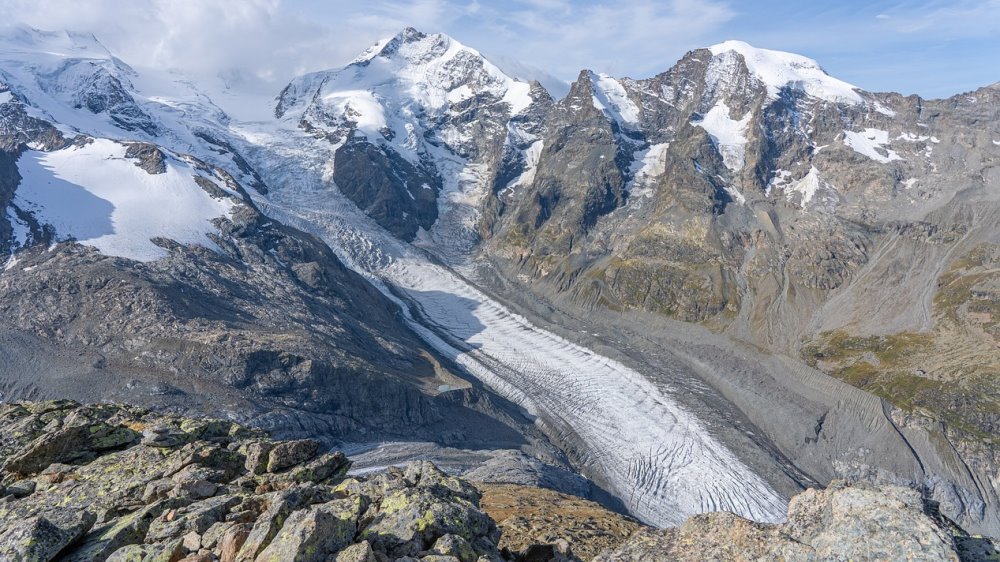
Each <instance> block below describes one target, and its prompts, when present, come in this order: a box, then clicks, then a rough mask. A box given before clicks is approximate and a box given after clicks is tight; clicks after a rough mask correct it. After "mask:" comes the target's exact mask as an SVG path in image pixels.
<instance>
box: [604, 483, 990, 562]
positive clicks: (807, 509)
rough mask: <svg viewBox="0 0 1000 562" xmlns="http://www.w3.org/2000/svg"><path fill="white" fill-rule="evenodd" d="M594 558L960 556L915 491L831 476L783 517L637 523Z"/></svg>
mask: <svg viewBox="0 0 1000 562" xmlns="http://www.w3.org/2000/svg"><path fill="white" fill-rule="evenodd" d="M594 560H595V561H600V562H625V561H638V560H677V561H692V562H693V561H696V560H785V561H788V562H796V561H803V562H806V561H809V562H812V561H821V560H906V561H910V562H916V561H928V562H930V561H932V560H933V561H945V560H950V561H956V562H957V561H958V560H960V557H959V555H958V552H957V551H956V544H955V541H954V539H953V538H952V536H951V533H950V532H949V529H947V528H945V527H944V526H943V525H942V522H941V521H939V520H937V519H936V518H935V517H934V516H932V514H931V513H930V512H929V511H928V510H927V509H926V507H925V505H924V503H923V501H922V499H921V497H920V495H919V494H918V493H917V492H915V491H913V490H910V489H908V488H901V487H898V486H886V487H884V488H881V489H876V488H874V487H871V486H869V485H862V484H857V485H847V484H845V483H843V482H837V483H834V484H833V485H831V487H830V488H828V489H826V490H808V491H806V492H804V493H802V494H800V495H798V496H796V497H795V498H793V499H792V501H791V504H790V506H789V509H788V522H787V523H785V524H781V525H765V524H760V523H754V522H753V521H748V520H746V519H743V518H742V517H738V516H736V515H733V514H730V513H711V514H705V515H696V516H694V517H691V518H690V519H688V520H687V521H686V522H685V523H684V524H683V525H681V526H680V527H678V528H674V529H664V530H660V531H655V530H650V529H644V530H641V531H639V532H637V533H635V534H634V535H633V536H632V537H631V538H630V539H629V540H628V541H626V543H625V544H624V545H622V546H620V547H618V548H617V549H615V550H612V551H608V552H605V553H602V554H601V555H599V556H597V557H596V558H595V559H594ZM968 560H973V559H971V558H970V559H968ZM984 560H985V558H984Z"/></svg>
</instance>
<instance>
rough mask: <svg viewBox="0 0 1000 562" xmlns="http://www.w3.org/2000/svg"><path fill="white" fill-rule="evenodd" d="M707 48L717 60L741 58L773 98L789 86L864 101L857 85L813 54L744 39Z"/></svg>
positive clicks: (834, 99) (834, 98)
mask: <svg viewBox="0 0 1000 562" xmlns="http://www.w3.org/2000/svg"><path fill="white" fill-rule="evenodd" d="M708 49H709V51H711V52H712V56H713V61H716V62H725V60H724V59H725V58H727V57H728V58H729V59H730V60H731V61H733V62H735V59H733V55H737V56H739V57H740V58H742V59H743V62H744V64H745V65H746V67H747V70H749V71H750V73H751V74H752V75H753V76H754V77H756V78H757V79H758V80H760V81H761V83H763V84H764V85H765V86H766V87H767V92H768V95H769V96H770V97H772V98H776V97H778V95H779V92H780V91H781V90H782V89H783V88H786V87H787V88H791V89H794V90H798V91H801V92H803V93H805V94H807V95H809V96H813V97H816V98H820V99H823V100H826V101H830V102H834V103H850V104H856V103H862V102H863V100H862V98H861V96H860V95H859V94H858V92H857V91H856V90H857V88H856V87H855V86H852V85H851V84H848V83H847V82H844V81H843V80H838V79H837V78H834V77H832V76H830V75H829V74H827V73H826V71H824V70H823V68H822V67H820V65H819V63H817V62H816V61H814V60H812V59H810V58H807V57H803V56H801V55H796V54H793V53H786V52H782V51H772V50H769V49H758V48H756V47H753V46H751V45H750V44H748V43H744V42H743V41H725V42H723V43H719V44H717V45H712V46H711V47H709V48H708Z"/></svg>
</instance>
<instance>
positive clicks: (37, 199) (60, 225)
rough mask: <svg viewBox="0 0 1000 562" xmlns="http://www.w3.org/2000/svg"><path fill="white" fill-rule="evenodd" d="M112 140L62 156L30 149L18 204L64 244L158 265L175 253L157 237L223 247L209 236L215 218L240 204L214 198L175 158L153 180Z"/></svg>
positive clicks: (23, 161)
mask: <svg viewBox="0 0 1000 562" xmlns="http://www.w3.org/2000/svg"><path fill="white" fill-rule="evenodd" d="M125 150H126V148H125V147H124V146H122V145H121V144H118V143H115V142H113V141H109V140H95V141H94V142H92V143H90V144H88V145H86V146H83V147H70V148H66V149H63V150H59V151H55V152H36V151H29V152H26V153H24V154H23V155H22V156H21V158H20V159H19V160H18V162H17V166H18V171H19V172H20V173H21V176H22V181H21V184H20V185H19V186H18V188H17V191H16V192H15V198H14V203H15V204H16V205H17V206H18V207H20V208H21V209H23V210H26V211H30V212H32V213H33V214H34V215H35V217H36V219H38V220H39V222H41V223H43V224H50V225H52V226H53V227H54V228H55V231H56V235H57V238H58V239H59V240H67V239H71V238H72V239H75V240H77V241H78V242H80V243H81V244H85V245H88V246H94V247H95V248H97V249H98V250H100V251H101V253H104V254H107V255H109V256H119V257H123V258H131V259H134V260H139V261H151V260H155V259H157V258H161V257H164V256H166V255H167V251H166V250H164V249H163V248H160V247H159V246H156V245H155V244H153V243H152V242H151V241H150V238H154V237H164V238H169V239H172V240H176V241H177V242H180V243H182V244H199V245H202V246H205V247H209V248H215V247H216V246H215V244H214V243H213V242H212V241H211V240H210V239H209V238H208V236H207V235H206V233H208V232H210V231H213V230H214V229H215V227H214V226H213V225H212V224H211V222H209V221H210V220H211V219H214V218H217V217H221V216H225V215H227V214H228V213H229V211H230V209H231V208H232V202H231V201H228V200H218V199H214V198H212V197H211V196H210V195H209V194H208V193H206V192H205V190H204V189H202V188H201V187H200V186H199V185H198V184H196V183H195V182H194V174H195V170H194V169H193V168H191V167H190V166H189V165H187V164H186V163H184V162H181V161H179V160H174V159H170V160H169V161H168V163H167V172H166V173H164V174H156V175H150V174H148V173H147V172H146V171H144V170H142V169H141V168H139V167H138V166H136V165H135V162H134V161H133V160H130V159H126V158H125Z"/></svg>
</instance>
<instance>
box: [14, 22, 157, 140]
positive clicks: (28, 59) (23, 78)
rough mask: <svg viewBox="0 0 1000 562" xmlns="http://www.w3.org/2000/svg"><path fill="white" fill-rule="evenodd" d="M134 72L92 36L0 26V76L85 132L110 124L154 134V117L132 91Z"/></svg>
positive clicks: (39, 105) (29, 99) (32, 102)
mask: <svg viewBox="0 0 1000 562" xmlns="http://www.w3.org/2000/svg"><path fill="white" fill-rule="evenodd" d="M135 76H136V73H135V71H134V70H132V68H131V67H129V66H128V65H127V64H125V63H124V62H122V61H121V60H119V59H117V58H116V57H114V56H113V55H112V54H111V52H110V51H108V49H107V48H105V47H104V45H102V44H101V43H100V41H98V40H97V39H96V38H95V37H94V36H93V35H89V34H79V33H72V32H67V31H59V32H51V31H41V30H38V29H33V28H30V27H26V26H9V27H6V28H0V80H2V81H4V82H6V83H8V84H10V85H11V86H12V87H11V89H12V90H13V91H14V92H16V93H18V94H20V96H21V97H22V98H23V99H25V100H27V102H28V103H29V105H31V106H33V107H35V108H36V109H39V110H41V111H43V112H44V113H46V114H48V115H50V116H51V117H53V118H54V119H55V120H56V121H57V122H60V123H63V124H66V125H72V126H76V128H78V129H84V130H88V131H95V130H100V129H103V128H104V127H105V126H106V125H111V126H112V127H117V128H120V129H125V130H128V131H139V130H141V131H145V132H147V133H150V134H153V132H154V131H155V129H156V124H155V123H154V120H153V119H152V118H151V117H150V116H149V115H148V114H147V113H146V112H145V111H144V110H143V109H142V108H141V107H140V106H139V104H137V103H136V100H135V98H134V97H133V95H132V93H133V91H134V87H133V86H132V83H131V80H132V79H133V78H134V77H135ZM80 109H86V110H88V112H89V113H90V114H92V115H93V116H96V119H95V118H93V117H88V116H86V115H85V114H81V113H80V112H79V110H80Z"/></svg>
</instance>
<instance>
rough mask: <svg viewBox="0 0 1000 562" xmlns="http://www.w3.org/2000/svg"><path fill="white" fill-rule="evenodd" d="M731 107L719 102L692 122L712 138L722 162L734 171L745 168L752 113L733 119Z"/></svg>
mask: <svg viewBox="0 0 1000 562" xmlns="http://www.w3.org/2000/svg"><path fill="white" fill-rule="evenodd" d="M729 115H730V111H729V107H728V106H727V105H726V103H725V102H724V101H722V100H719V101H718V102H717V103H716V104H715V106H713V107H712V109H710V110H709V111H708V113H706V114H705V115H703V116H702V117H701V119H696V120H694V121H691V124H692V125H695V126H697V127H701V128H702V129H705V131H706V132H707V133H708V134H709V136H710V137H712V143H713V144H715V147H716V149H717V150H718V151H719V154H721V155H722V162H723V163H724V164H725V165H726V167H727V168H729V169H730V170H732V171H734V172H735V171H737V170H740V169H742V168H743V164H744V160H745V151H746V144H747V137H746V132H747V125H749V123H750V116H751V114H750V113H747V114H746V115H744V116H743V117H742V118H740V119H738V120H737V119H733V118H732V117H730V116H729Z"/></svg>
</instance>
